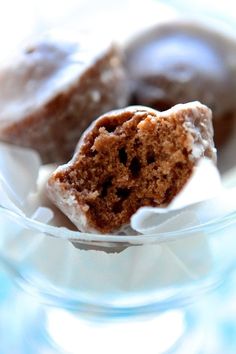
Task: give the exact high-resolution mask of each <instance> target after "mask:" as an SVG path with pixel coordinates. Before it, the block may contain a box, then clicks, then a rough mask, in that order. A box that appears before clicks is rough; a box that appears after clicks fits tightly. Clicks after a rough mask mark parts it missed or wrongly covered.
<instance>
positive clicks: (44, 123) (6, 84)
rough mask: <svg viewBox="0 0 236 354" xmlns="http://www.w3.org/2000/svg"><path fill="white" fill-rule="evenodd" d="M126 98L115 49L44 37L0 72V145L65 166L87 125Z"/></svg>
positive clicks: (96, 43) (119, 56) (91, 42)
mask: <svg viewBox="0 0 236 354" xmlns="http://www.w3.org/2000/svg"><path fill="white" fill-rule="evenodd" d="M127 99H128V89H127V83H126V79H125V74H124V70H123V64H122V53H121V51H120V49H119V48H118V47H116V46H114V45H107V44H102V43H99V41H96V40H94V38H91V37H86V38H83V39H82V40H81V41H79V40H78V41H69V40H64V39H61V38H60V36H59V37H55V38H54V37H53V36H50V37H47V38H46V37H45V38H44V39H41V40H40V41H38V42H37V43H35V44H34V45H32V46H30V47H27V48H26V49H25V50H24V51H23V52H22V53H21V54H20V55H18V56H17V58H14V60H13V61H12V62H11V63H9V64H7V65H5V66H4V67H2V68H1V70H0V140H1V141H5V142H8V143H12V144H15V145H19V146H24V147H30V148H33V149H35V150H37V151H38V152H39V154H40V155H41V158H42V160H43V162H44V163H48V162H58V161H60V162H65V161H67V160H68V159H69V158H71V156H72V154H73V152H74V148H75V146H76V143H77V141H78V139H79V137H80V135H81V133H82V132H83V131H84V129H85V128H86V127H87V126H88V125H89V124H90V123H91V121H92V120H93V119H95V118H96V117H97V116H99V115H100V114H102V113H104V112H107V111H108V110H111V109H115V108H121V107H124V106H125V105H126V104H127Z"/></svg>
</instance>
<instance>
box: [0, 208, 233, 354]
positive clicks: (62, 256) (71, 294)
mask: <svg viewBox="0 0 236 354" xmlns="http://www.w3.org/2000/svg"><path fill="white" fill-rule="evenodd" d="M0 223H1V240H0V261H1V262H2V264H3V265H4V266H5V267H6V269H7V270H8V271H9V272H10V274H11V276H12V277H13V278H14V279H15V281H16V282H17V284H18V285H20V287H21V289H23V293H25V294H26V293H28V295H26V296H28V299H29V298H31V299H33V301H34V303H36V304H37V308H39V311H35V310H34V311H33V312H34V321H33V322H32V323H31V322H30V321H29V320H28V322H27V323H30V325H28V327H29V328H30V330H31V328H33V327H34V328H37V331H36V330H34V336H36V337H35V338H38V335H39V334H38V333H41V338H42V337H44V338H47V342H48V343H50V346H52V347H54V348H56V351H55V353H59V352H60V353H61V352H63V353H64V352H65V353H68V352H69V353H76V354H77V353H78V350H83V352H84V353H91V352H92V351H93V350H95V347H96V345H95V343H93V342H92V341H91V343H89V344H87V345H86V348H85V347H84V346H85V342H86V343H88V342H89V341H88V338H89V336H93V337H94V336H95V337H96V336H98V337H99V343H100V344H98V345H102V341H103V342H106V341H107V334H109V338H110V339H109V340H110V341H111V340H112V341H117V340H118V338H117V335H118V336H119V340H118V343H120V344H119V345H118V344H117V345H118V346H117V348H119V350H126V349H127V346H125V347H121V343H123V342H122V341H123V340H127V338H126V339H125V338H123V337H124V336H125V333H127V336H128V337H129V345H130V346H131V347H132V348H137V349H139V350H141V349H140V348H143V346H144V345H145V346H146V347H150V348H153V349H152V351H150V353H152V352H153V353H154V352H155V353H156V352H158V353H181V354H183V353H185V352H186V353H197V352H198V349H199V347H202V345H203V344H202V343H203V341H204V339H203V337H204V335H205V333H207V329H206V328H205V326H204V324H206V323H207V321H206V320H203V317H204V316H206V315H207V312H206V311H205V310H204V311H203V312H202V313H201V311H198V310H197V311H196V309H194V308H193V307H191V304H197V303H198V302H199V299H200V298H204V297H202V295H203V294H205V293H206V292H209V291H210V290H213V289H214V288H216V287H217V286H218V285H219V284H220V283H221V282H222V281H223V280H225V278H226V277H227V275H229V273H230V271H231V270H232V269H233V268H234V265H235V259H236V247H235V233H236V212H234V213H231V214H228V215H226V216H224V217H222V218H218V219H215V220H212V221H211V222H208V223H206V224H203V225H199V226H197V227H196V226H195V227H189V228H186V229H184V230H181V231H178V230H176V231H170V232H165V233H160V234H150V235H145V236H142V235H136V236H134V235H133V236H121V235H106V236H104V235H96V234H85V233H81V234H80V235H79V237H78V233H77V232H75V231H68V230H66V231H65V229H63V228H61V229H58V228H56V227H53V226H52V227H51V228H50V232H48V234H45V233H43V232H42V229H43V224H41V223H40V222H38V221H35V220H32V219H29V218H27V217H23V216H19V215H18V214H16V213H14V212H12V211H10V210H8V209H6V208H3V207H1V208H0ZM58 230H59V231H58ZM68 233H69V235H70V238H69V239H66V238H64V239H63V238H61V237H63V235H64V234H66V236H67V237H68ZM59 234H60V236H61V237H59ZM29 294H30V295H31V296H29ZM32 295H33V296H32ZM30 302H32V300H27V301H22V297H20V300H19V299H18V305H19V306H18V305H15V308H21V312H20V314H18V317H21V318H20V321H24V318H25V316H27V311H28V312H29V309H31V310H32V305H29V304H30ZM10 308H11V306H9V309H10ZM205 308H206V306H205ZM31 312H32V311H31ZM36 313H37V316H36ZM31 316H32V314H31ZM14 317H15V315H14ZM28 317H29V316H28ZM140 318H141V319H140ZM39 324H40V326H39ZM39 327H40V328H39ZM29 328H28V332H27V336H28V337H31V336H32V334H29V333H31V332H30V330H29ZM135 328H136V330H138V331H141V332H142V333H144V334H145V336H144V337H143V336H141V335H140V336H136V335H135V339H134V338H133V336H134V335H131V333H133V329H135ZM35 333H36V334H35ZM42 333H44V335H43V336H42ZM128 333H129V334H128ZM157 333H158V335H157ZM85 338H86V339H85ZM102 338H103V339H102ZM111 338H113V339H111ZM122 338H123V339H122ZM33 340H34V338H33V337H32V338H31V341H33ZM126 342H127V341H126ZM37 345H38V344H37ZM81 345H83V347H82V348H81ZM91 346H92V347H91ZM109 348H110V346H109V345H106V346H105V347H103V349H104V350H103V352H104V353H109V350H110V349H109ZM132 348H130V350H131V349H132ZM106 349H107V351H106ZM154 349H155V350H154ZM135 350H136V349H135ZM153 350H154V351H153ZM34 352H35V353H38V352H37V351H36V349H35V348H34ZM39 353H41V352H39ZM50 353H51V352H50ZM52 353H54V351H53V352H52ZM140 353H141V351H140Z"/></svg>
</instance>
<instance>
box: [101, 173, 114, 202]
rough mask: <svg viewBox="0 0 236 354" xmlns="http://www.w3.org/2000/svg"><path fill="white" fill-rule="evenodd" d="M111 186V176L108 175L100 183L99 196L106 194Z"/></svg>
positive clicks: (103, 196)
mask: <svg viewBox="0 0 236 354" xmlns="http://www.w3.org/2000/svg"><path fill="white" fill-rule="evenodd" d="M111 186H112V177H108V178H107V179H106V180H105V181H104V182H103V184H102V190H101V194H100V195H101V197H102V198H105V197H106V196H107V192H108V189H109V188H110V187H111Z"/></svg>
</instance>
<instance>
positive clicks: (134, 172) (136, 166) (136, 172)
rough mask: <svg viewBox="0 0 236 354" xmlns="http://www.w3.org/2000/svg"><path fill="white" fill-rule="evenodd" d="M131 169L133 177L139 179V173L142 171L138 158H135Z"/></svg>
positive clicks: (130, 166)
mask: <svg viewBox="0 0 236 354" xmlns="http://www.w3.org/2000/svg"><path fill="white" fill-rule="evenodd" d="M129 169H130V171H131V173H132V175H133V177H138V175H139V172H140V170H141V164H140V162H139V159H138V158H137V157H134V158H133V159H132V161H131V163H130V165H129Z"/></svg>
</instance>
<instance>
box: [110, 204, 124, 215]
mask: <svg viewBox="0 0 236 354" xmlns="http://www.w3.org/2000/svg"><path fill="white" fill-rule="evenodd" d="M122 209H123V208H122V201H119V202H116V203H115V204H114V205H113V208H112V211H113V213H114V214H118V213H121V212H122Z"/></svg>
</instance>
